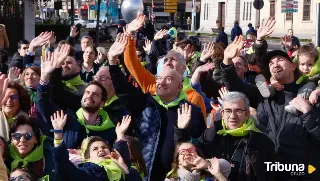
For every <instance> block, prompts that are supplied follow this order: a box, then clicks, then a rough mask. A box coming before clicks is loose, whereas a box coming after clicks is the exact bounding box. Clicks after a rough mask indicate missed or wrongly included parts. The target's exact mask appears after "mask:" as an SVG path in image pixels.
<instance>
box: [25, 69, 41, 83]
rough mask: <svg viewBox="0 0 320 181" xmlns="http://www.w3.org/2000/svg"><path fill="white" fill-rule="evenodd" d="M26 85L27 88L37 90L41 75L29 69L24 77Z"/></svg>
mask: <svg viewBox="0 0 320 181" xmlns="http://www.w3.org/2000/svg"><path fill="white" fill-rule="evenodd" d="M23 80H24V84H25V85H26V86H27V87H32V88H36V87H37V86H38V84H39V81H40V75H38V74H37V73H36V72H35V71H33V70H32V69H31V68H29V69H28V68H27V69H26V70H25V75H24V77H23Z"/></svg>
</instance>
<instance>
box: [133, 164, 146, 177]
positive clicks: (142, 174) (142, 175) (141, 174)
mask: <svg viewBox="0 0 320 181" xmlns="http://www.w3.org/2000/svg"><path fill="white" fill-rule="evenodd" d="M131 167H132V168H134V169H135V170H137V172H138V173H139V174H140V177H141V178H142V180H143V178H144V177H145V175H144V173H143V172H140V171H139V169H138V167H137V166H136V165H135V164H132V165H131Z"/></svg>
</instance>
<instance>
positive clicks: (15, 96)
mask: <svg viewBox="0 0 320 181" xmlns="http://www.w3.org/2000/svg"><path fill="white" fill-rule="evenodd" d="M9 98H10V99H11V100H14V101H15V100H18V99H19V96H18V95H11V96H9Z"/></svg>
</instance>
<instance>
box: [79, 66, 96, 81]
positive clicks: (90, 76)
mask: <svg viewBox="0 0 320 181" xmlns="http://www.w3.org/2000/svg"><path fill="white" fill-rule="evenodd" d="M92 68H93V72H92V71H91V72H89V73H88V76H87V72H86V71H83V70H82V69H81V70H80V76H81V79H82V80H83V81H85V82H86V83H89V82H90V81H92V80H93V76H94V75H96V73H97V72H98V71H99V68H100V64H96V63H93V67H92Z"/></svg>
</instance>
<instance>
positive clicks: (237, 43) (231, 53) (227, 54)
mask: <svg viewBox="0 0 320 181" xmlns="http://www.w3.org/2000/svg"><path fill="white" fill-rule="evenodd" d="M243 45H244V41H243V40H242V36H240V37H236V38H235V39H234V41H233V42H232V43H231V44H230V45H229V46H228V47H227V48H226V49H225V50H224V59H228V60H229V59H233V58H234V57H236V56H237V55H238V54H239V52H240V50H241V49H242V48H243ZM223 63H225V64H226V65H229V63H227V62H225V61H224V62H223Z"/></svg>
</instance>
